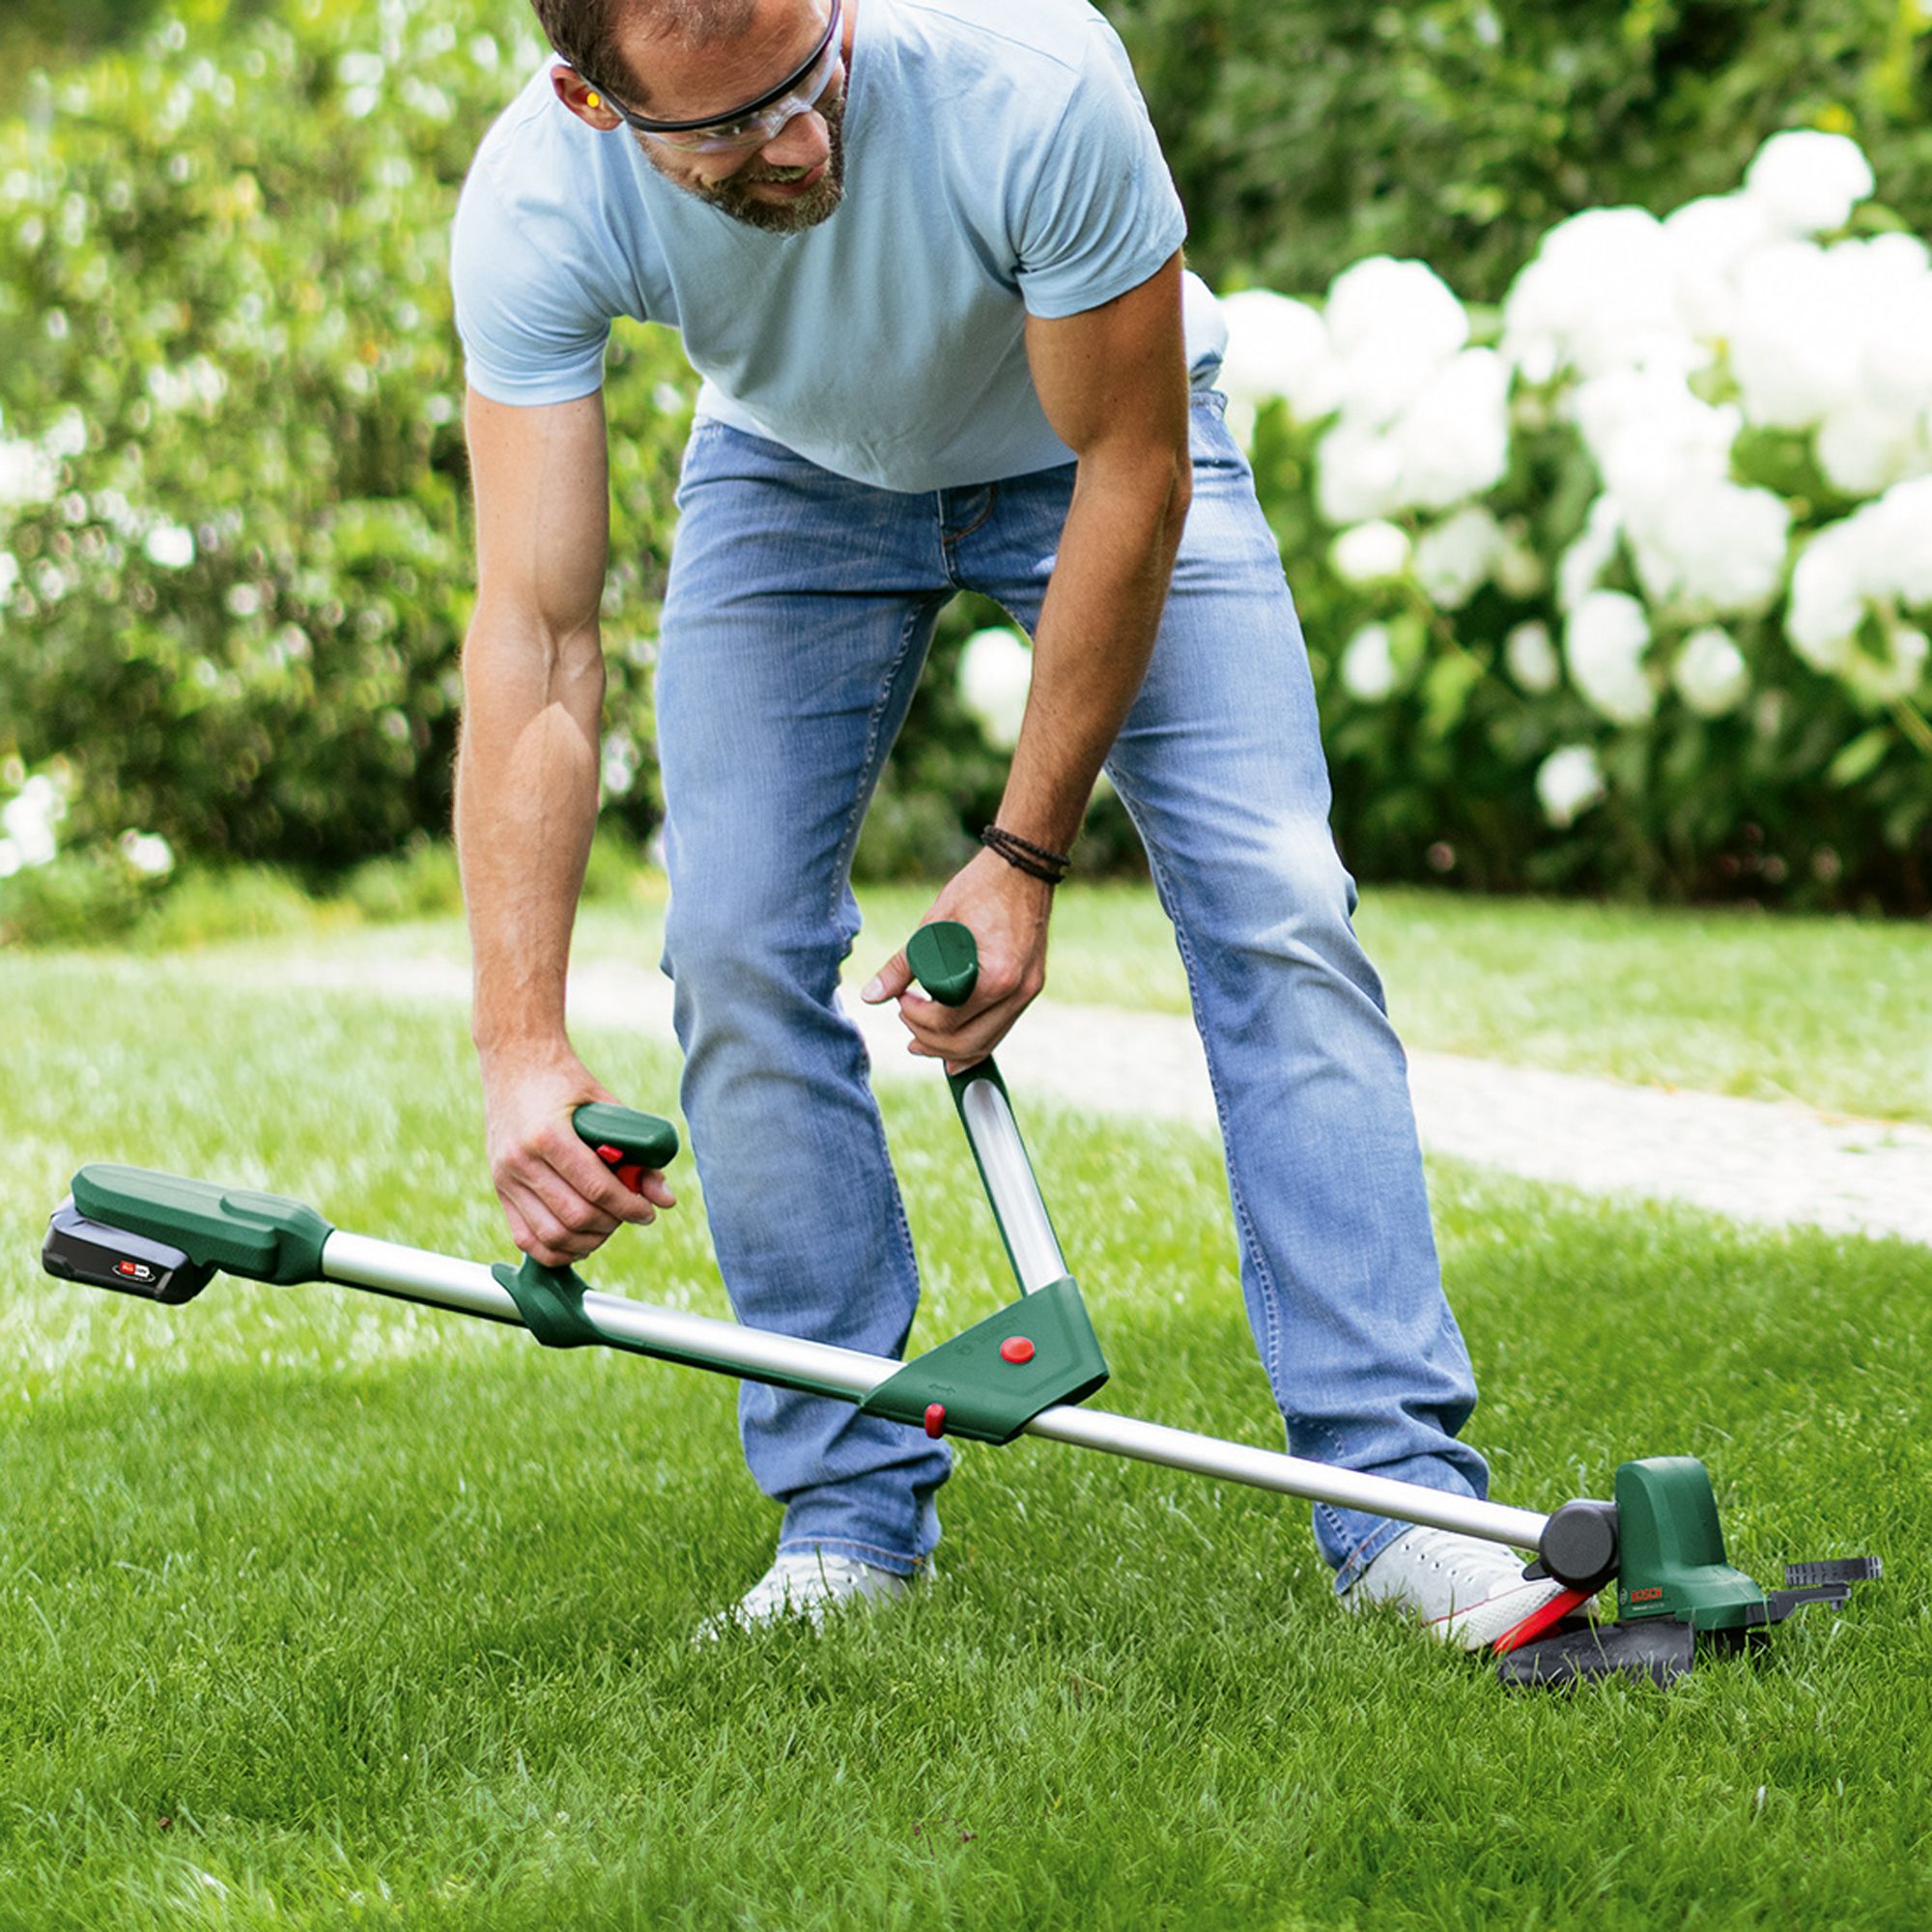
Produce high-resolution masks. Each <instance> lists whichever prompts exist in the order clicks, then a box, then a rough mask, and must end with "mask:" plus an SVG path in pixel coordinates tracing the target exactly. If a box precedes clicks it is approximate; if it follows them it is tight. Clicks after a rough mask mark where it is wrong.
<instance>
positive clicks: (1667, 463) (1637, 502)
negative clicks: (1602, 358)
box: [1570, 369, 1744, 512]
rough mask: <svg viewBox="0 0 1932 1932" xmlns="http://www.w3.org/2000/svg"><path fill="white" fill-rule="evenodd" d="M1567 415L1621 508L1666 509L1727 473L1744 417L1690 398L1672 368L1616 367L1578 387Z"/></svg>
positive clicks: (1688, 385)
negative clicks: (1572, 418) (1691, 489)
mask: <svg viewBox="0 0 1932 1932" xmlns="http://www.w3.org/2000/svg"><path fill="white" fill-rule="evenodd" d="M1570 412H1571V413H1572V414H1573V415H1574V416H1575V418H1576V420H1577V428H1578V429H1579V430H1580V432H1581V433H1582V437H1583V443H1584V446H1585V447H1586V448H1587V449H1588V450H1589V452H1590V454H1591V456H1592V457H1594V458H1595V460H1596V464H1597V469H1598V473H1599V474H1600V475H1601V476H1602V477H1603V479H1604V485H1605V489H1606V490H1607V491H1608V492H1609V493H1610V495H1611V496H1613V497H1616V498H1617V501H1618V503H1619V505H1620V507H1622V508H1623V509H1624V510H1626V511H1627V512H1628V511H1630V510H1641V509H1643V508H1646V507H1648V506H1651V505H1653V504H1660V503H1663V504H1667V503H1668V502H1670V501H1671V500H1672V499H1673V498H1675V497H1678V496H1679V495H1681V494H1682V492H1683V491H1684V490H1685V489H1686V488H1687V487H1688V486H1690V485H1692V484H1696V483H1704V482H1712V481H1716V480H1717V479H1719V478H1720V477H1724V476H1728V475H1729V473H1730V462H1731V445H1732V444H1733V443H1734V442H1735V441H1736V440H1737V437H1738V431H1739V430H1740V429H1741V428H1742V427H1743V426H1744V418H1743V416H1742V415H1741V414H1740V413H1739V412H1738V411H1737V409H1735V408H1734V407H1731V406H1728V405H1726V406H1723V407H1718V406H1714V405H1712V404H1710V403H1707V402H1705V401H1703V400H1702V399H1701V398H1700V397H1698V396H1696V395H1693V394H1692V393H1691V390H1690V384H1687V383H1686V382H1685V381H1684V379H1683V377H1682V376H1681V375H1679V374H1677V373H1676V372H1674V371H1661V370H1647V369H1616V370H1611V371H1608V372H1606V373H1605V374H1604V375H1601V376H1593V377H1591V378H1590V379H1589V380H1588V381H1586V382H1583V383H1580V384H1578V385H1577V389H1576V392H1575V393H1574V394H1573V395H1572V397H1571V398H1570Z"/></svg>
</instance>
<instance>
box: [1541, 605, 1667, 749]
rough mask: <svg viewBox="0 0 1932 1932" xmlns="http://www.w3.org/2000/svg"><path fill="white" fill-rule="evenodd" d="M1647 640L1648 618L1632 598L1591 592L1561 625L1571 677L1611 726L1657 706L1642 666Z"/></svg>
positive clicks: (1636, 720) (1635, 721)
mask: <svg viewBox="0 0 1932 1932" xmlns="http://www.w3.org/2000/svg"><path fill="white" fill-rule="evenodd" d="M1649 643H1650V621H1649V619H1648V618H1647V617H1645V615H1644V611H1643V606H1642V605H1641V604H1639V603H1638V602H1637V601H1636V599H1635V598H1634V597H1627V596H1625V595H1624V593H1623V592H1622V591H1620V590H1593V591H1592V592H1591V593H1590V594H1589V595H1588V596H1587V597H1585V598H1584V599H1583V601H1582V602H1581V603H1580V604H1578V605H1577V608H1576V610H1574V611H1571V613H1570V620H1569V622H1568V624H1567V625H1566V626H1565V627H1564V635H1563V646H1564V656H1565V658H1566V660H1567V661H1568V664H1569V667H1570V681H1571V683H1572V684H1574V685H1575V686H1576V687H1577V690H1578V691H1580V692H1581V693H1582V694H1583V696H1584V697H1585V698H1586V699H1588V701H1589V702H1590V703H1591V704H1592V705H1593V706H1594V707H1595V708H1596V709H1597V710H1598V711H1600V712H1602V713H1603V715H1604V716H1605V718H1607V719H1609V720H1611V721H1612V722H1613V723H1614V724H1618V725H1641V724H1643V723H1644V722H1645V721H1646V720H1647V719H1649V718H1650V717H1651V715H1652V714H1653V713H1654V712H1655V710H1656V709H1657V693H1656V691H1655V690H1654V689H1653V688H1652V686H1651V682H1650V679H1649V678H1648V676H1646V675H1645V672H1644V668H1643V654H1644V651H1645V649H1646V648H1647V647H1648V645H1649Z"/></svg>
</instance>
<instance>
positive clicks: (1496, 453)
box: [1220, 255, 1509, 524]
mask: <svg viewBox="0 0 1932 1932" xmlns="http://www.w3.org/2000/svg"><path fill="white" fill-rule="evenodd" d="M1222 310H1223V313H1224V315H1225V316H1226V319H1227V324H1228V350H1227V355H1226V359H1225V360H1224V361H1223V363H1222V365H1221V378H1220V380H1221V386H1222V387H1223V388H1224V389H1225V390H1226V391H1227V394H1228V397H1229V400H1230V402H1231V404H1232V405H1233V412H1232V413H1233V419H1234V421H1235V422H1236V428H1237V429H1238V430H1240V431H1242V432H1243V433H1244V434H1245V433H1246V431H1247V430H1249V429H1250V428H1251V427H1252V424H1253V420H1254V412H1255V411H1256V409H1257V408H1258V407H1259V406H1260V405H1262V404H1263V403H1267V402H1273V401H1277V400H1279V401H1281V402H1283V403H1285V404H1287V406H1288V411H1289V413H1290V414H1291V415H1292V416H1293V418H1294V419H1295V420H1296V421H1297V422H1307V423H1313V422H1320V421H1321V420H1322V419H1323V418H1324V417H1329V416H1332V417H1333V418H1334V421H1333V423H1332V424H1331V425H1330V426H1329V428H1328V430H1327V432H1326V434H1325V435H1324V436H1323V437H1322V440H1321V454H1320V457H1319V461H1318V477H1319V482H1318V489H1319V492H1320V501H1321V514H1322V515H1323V516H1324V517H1326V518H1327V520H1328V521H1329V522H1330V523H1331V524H1353V523H1359V522H1362V521H1365V520H1368V519H1372V518H1384V517H1390V516H1394V515H1397V514H1398V513H1400V512H1403V511H1409V510H1446V509H1449V508H1451V507H1453V506H1454V505H1456V504H1459V503H1462V502H1464V501H1466V500H1467V499H1468V498H1469V497H1476V496H1480V495H1481V494H1482V493H1483V492H1484V491H1485V490H1489V489H1492V488H1493V487H1494V486H1495V485H1496V484H1497V483H1498V482H1500V481H1501V480H1502V476H1503V472H1504V471H1505V469H1508V467H1509V370H1508V368H1507V367H1506V366H1505V365H1504V363H1503V360H1502V358H1501V356H1499V355H1497V354H1496V352H1495V351H1494V350H1492V349H1472V348H1470V347H1469V346H1468V344H1469V317H1468V312H1467V311H1466V310H1465V309H1464V308H1463V304H1462V302H1461V301H1459V300H1458V299H1457V298H1456V296H1455V294H1454V292H1453V291H1452V290H1451V289H1450V288H1449V286H1448V284H1447V283H1446V282H1444V281H1443V280H1442V278H1441V277H1440V276H1439V275H1437V274H1436V272H1435V270H1433V269H1431V268H1429V267H1428V266H1427V265H1426V264H1424V263H1422V262H1398V261H1394V260H1392V259H1391V258H1390V257H1388V256H1386V255H1373V256H1371V257H1369V259H1368V260H1366V261H1362V262H1357V263H1355V264H1354V265H1353V267H1351V268H1349V269H1346V270H1343V272H1342V273H1341V274H1339V275H1338V276H1336V278H1335V281H1334V283H1333V285H1332V286H1331V287H1330V288H1329V291H1328V297H1327V300H1326V302H1325V304H1324V305H1323V306H1322V308H1321V309H1320V310H1317V309H1315V308H1313V307H1311V306H1310V305H1309V304H1308V303H1306V302H1299V301H1294V300H1292V299H1291V298H1288V297H1287V296H1278V295H1272V294H1270V293H1268V292H1267V291H1266V290H1264V289H1251V290H1248V291H1245V292H1244V293H1242V294H1239V295H1233V296H1229V297H1227V298H1224V300H1223V302H1222Z"/></svg>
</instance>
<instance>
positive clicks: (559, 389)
mask: <svg viewBox="0 0 1932 1932" xmlns="http://www.w3.org/2000/svg"><path fill="white" fill-rule="evenodd" d="M577 248H578V244H577V243H576V241H575V238H573V237H572V236H570V235H569V234H568V233H567V232H565V231H564V230H563V227H562V224H561V223H560V221H559V220H558V218H557V216H556V214H555V213H554V212H553V211H551V210H547V209H545V208H543V207H541V206H534V207H527V208H521V207H517V206H514V205H513V204H512V203H511V202H510V201H509V199H508V198H507V197H506V195H505V193H504V191H503V189H502V186H501V185H500V183H499V181H498V179H497V175H496V173H495V171H494V170H493V169H492V168H491V167H490V166H489V165H488V164H487V160H484V159H479V162H478V165H477V166H476V167H475V168H474V169H472V171H471V173H470V176H469V181H468V182H467V183H466V184H465V185H464V189H463V197H462V199H461V201H459V202H458V204H457V210H456V225H455V228H454V230H453V231H452V233H451V236H450V256H449V279H450V291H451V294H452V296H453V298H454V301H455V308H456V329H457V333H458V334H459V335H460V336H461V337H462V338H463V351H464V359H465V363H466V366H467V368H468V372H469V384H470V386H471V387H472V388H474V389H476V390H477V391H478V392H479V393H481V394H482V395H485V396H488V397H489V398H490V400H491V401H492V402H496V403H515V404H523V405H526V406H528V405H534V404H541V403H568V402H574V401H576V399H577V398H578V397H580V396H587V395H590V394H592V393H593V392H594V391H596V390H597V389H598V388H600V387H602V385H603V382H604V351H605V346H606V344H607V343H608V342H609V341H610V338H611V317H610V315H609V314H607V313H605V312H603V309H602V307H601V306H600V304H599V303H598V302H597V301H596V300H595V298H594V297H592V296H591V294H590V278H589V277H587V276H586V275H585V274H583V273H582V265H581V264H578V263H576V262H575V260H574V257H575V254H576V253H577Z"/></svg>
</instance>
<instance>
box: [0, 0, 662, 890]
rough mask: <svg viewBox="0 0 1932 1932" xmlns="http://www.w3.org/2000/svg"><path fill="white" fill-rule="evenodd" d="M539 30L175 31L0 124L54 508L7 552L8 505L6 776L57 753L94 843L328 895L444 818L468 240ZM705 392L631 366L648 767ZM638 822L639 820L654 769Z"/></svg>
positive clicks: (623, 711) (25, 348)
mask: <svg viewBox="0 0 1932 1932" xmlns="http://www.w3.org/2000/svg"><path fill="white" fill-rule="evenodd" d="M525 17H526V16H525V15H524V14H523V13H522V11H521V10H520V9H517V8H513V7H508V6H502V5H497V6H489V7H484V6H480V5H479V6H475V7H472V8H471V9H469V18H468V20H467V22H466V32H464V33H462V34H459V32H458V29H457V27H456V25H455V24H453V23H452V21H451V19H450V17H449V13H448V10H446V9H439V10H436V12H435V14H434V15H431V16H422V15H419V14H417V12H416V11H415V10H412V9H406V8H403V7H400V6H396V5H393V4H392V5H389V6H386V7H384V8H382V9H379V10H374V11H372V10H367V9H361V8H353V9H352V8H336V9H332V10H317V9H308V10H300V11H297V10H291V19H292V23H291V24H288V25H282V24H274V23H268V22H262V23H256V24H252V25H249V26H247V27H245V28H243V29H241V30H240V31H238V32H236V33H235V34H234V35H233V36H232V37H231V38H230V39H229V40H227V41H224V42H222V43H219V44H218V45H217V46H216V47H215V48H214V50H213V51H208V50H203V49H201V48H199V47H195V48H190V47H188V46H186V45H185V44H184V41H185V36H184V35H183V34H182V33H181V32H179V31H178V30H177V31H176V32H174V33H173V34H172V35H171V36H169V37H166V38H164V39H163V40H162V41H161V42H159V43H156V44H155V45H153V46H152V47H150V48H149V49H148V50H146V51H144V52H142V53H139V54H136V55H130V56H125V57H124V56H119V55H115V56H108V57H103V58H101V59H99V60H98V61H97V62H95V63H94V64H93V65H92V66H90V67H88V68H86V69H84V70H80V71H75V72H71V73H69V74H67V75H65V76H63V77H61V78H60V79H58V80H56V81H53V82H51V83H48V84H47V85H46V87H45V88H44V90H43V99H42V110H43V111H38V112H37V111H35V109H34V107H33V104H32V103H31V102H30V110H29V112H28V114H27V115H26V117H25V118H24V119H23V120H20V121H15V122H13V123H9V124H4V125H0V443H4V445H5V447H6V448H8V449H11V450H12V451H13V452H14V469H15V470H16V471H21V470H24V471H25V472H27V473H26V477H25V481H24V482H22V481H21V480H20V478H19V477H18V476H17V475H16V478H15V483H14V494H15V495H16V496H18V495H20V494H21V493H22V491H24V492H25V493H26V494H27V495H28V497H29V498H30V500H29V501H28V502H27V503H26V504H24V505H15V506H14V514H13V519H12V521H13V528H12V530H11V532H9V531H8V530H7V529H6V520H7V518H8V509H7V508H6V507H4V506H0V548H4V549H5V550H6V551H7V552H8V554H9V555H10V556H11V558H12V559H13V562H12V564H11V565H9V564H0V593H4V603H0V721H5V722H4V725H0V733H4V738H0V753H4V752H8V751H12V752H14V753H16V754H18V755H19V756H21V757H23V758H24V759H25V761H26V762H27V763H28V764H30V765H31V764H35V763H38V762H40V761H42V760H43V758H45V757H46V756H48V755H49V754H51V753H62V754H64V755H65V756H66V758H67V759H68V760H69V762H70V764H71V768H72V775H73V787H72V792H71V799H70V813H69V824H68V827H67V837H68V838H69V839H71V840H79V841H83V842H84V841H86V840H87V839H89V838H111V837H114V836H117V835H118V834H119V833H120V832H122V831H123V830H124V829H125V828H127V827H128V826H141V827H147V828H152V829H154V830H156V831H159V832H160V833H162V834H164V835H165V836H166V837H167V838H169V839H170V840H171V841H172V842H173V843H174V844H175V845H176V846H177V847H178V848H179V849H181V850H184V851H191V852H196V853H200V854H204V855H209V856H226V857H234V858H263V859H272V860H275V861H277V862H281V863H287V864H294V865H297V866H300V867H305V868H308V869H311V870H312V869H314V868H316V867H341V866H344V865H348V864H352V863H354V862H355V861H356V860H359V859H361V858H364V857H366V856H369V855H371V854H376V853H383V852H387V851H391V850H394V849H396V848H397V847H398V846H400V845H402V844H403V843H404V842H405V841H406V840H407V839H409V838H411V836H412V835H413V834H416V833H419V832H421V831H424V830H431V831H436V830H440V829H441V828H442V827H444V826H445V825H446V824H447V820H448V812H449V790H450V785H449V780H450V766H451V759H452V755H453V752H454V744H455V730H456V719H457V706H458V699H459V681H458V672H457V653H458V647H459V644H460V640H461V638H462V633H463V629H464V626H465V623H466V621H467V618H468V615H469V600H470V584H471V580H472V574H473V566H472V561H471V554H470V540H469V531H468V527H467V521H466V515H465V504H464V485H465V467H464V457H463V449H462V438H461V428H460V424H459V421H458V415H459V411H460V404H461V397H462V384H463V378H462V370H461V363H460V352H459V349H458V346H457V343H456V338H455V335H454V332H453V329H452V327H451V324H450V316H449V299H448V294H447V286H446V262H445V234H446V228H447V223H448V217H449V214H450V213H451V211H452V209H453V206H454V196H455V191H456V187H457V185H458V184H459V182H460V180H461V177H462V174H463V171H464V169H465V168H466V167H467V165H468V163H469V157H470V155H471V153H472V151H473V148H474V144H475V142H476V140H477V138H478V137H479V136H480V133H481V131H482V130H483V128H485V127H486V126H487V124H488V121H489V119H490V117H491V116H492V114H493V113H494V112H495V111H496V110H497V107H498V106H500V104H501V103H502V101H503V100H504V99H505V98H506V97H507V95H508V93H509V92H510V91H511V90H512V88H513V86H514V84H515V79H516V76H517V75H518V74H519V73H520V72H523V71H527V63H528V61H529V59H531V58H532V57H533V43H531V41H530V40H529V37H528V35H527V33H526V32H525V31H524V29H523V27H522V25H521V24H519V33H520V34H522V36H523V37H522V38H521V39H517V40H507V39H499V38H497V36H494V35H492V34H490V33H488V32H486V31H485V25H486V22H490V21H495V22H496V23H497V24H498V25H499V26H500V25H502V24H504V23H506V22H512V21H514V22H518V23H521V22H522V21H523V20H524V19H525ZM692 387H693V384H692V383H691V379H690V377H689V372H688V371H687V370H686V368H685V366H684V364H683V361H682V358H681V357H680V356H679V355H678V354H677V352H676V350H675V347H674V345H672V344H671V343H670V342H669V341H668V338H664V337H662V336H657V337H653V335H652V334H651V333H650V332H647V331H643V330H631V331H629V332H627V334H626V336H625V337H624V339H623V340H622V341H621V342H620V344H619V346H618V348H617V350H616V351H615V352H614V354H613V358H612V367H611V409H612V415H613V419H614V420H615V421H616V422H617V423H618V424H619V425H621V427H620V428H619V429H618V431H617V433H616V434H614V435H613V437H612V440H611V459H612V496H613V528H612V555H613V569H612V572H611V586H610V592H609V596H608V598H607V618H608V621H609V626H610V637H611V644H612V647H613V648H612V650H611V666H612V668H611V717H612V719H613V720H615V721H621V723H622V725H624V727H625V728H627V729H629V730H630V731H631V732H632V733H633V734H634V735H635V736H636V737H637V738H638V739H639V740H640V741H641V742H644V743H648V742H649V737H650V726H649V716H648V709H647V696H646V686H645V674H646V673H647V670H648V665H649V656H650V653H649V646H648V639H649V634H650V631H651V629H652V626H653V623H654V618H655V603H654V599H655V596H656V593H657V590H658V587H659V583H660V580H661V577H662V572H663V567H664V560H665V555H666V552H667V547H668V531H669V495H670V488H671V484H672V481H673V478H674V466H675V462H676V456H677V452H678V449H679V447H680V444H681V441H682V434H683V431H684V428H685V426H686V423H687V421H688V416H689V400H688V398H689V393H690V390H691V388H692ZM0 453H4V451H3V450H0ZM36 497H38V498H43V500H32V499H33V498H36ZM3 499H4V486H0V501H3ZM7 739H11V740H12V742H11V744H10V743H8V742H5V740H7ZM622 809H623V810H626V811H627V812H628V813H629V814H631V815H632V816H634V817H635V819H636V821H637V824H638V829H639V830H640V831H641V830H644V829H647V828H648V824H649V822H650V818H651V812H652V805H651V790H650V785H649V783H648V780H647V779H646V781H645V782H644V783H643V784H642V785H640V787H639V791H638V795H637V798H636V801H635V803H630V804H627V805H625V806H624V807H623V808H622Z"/></svg>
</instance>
